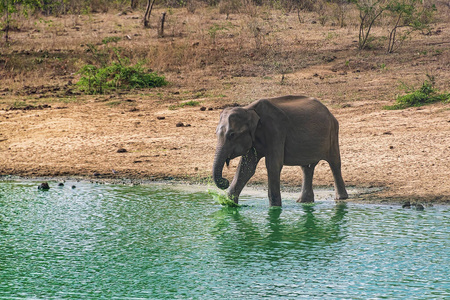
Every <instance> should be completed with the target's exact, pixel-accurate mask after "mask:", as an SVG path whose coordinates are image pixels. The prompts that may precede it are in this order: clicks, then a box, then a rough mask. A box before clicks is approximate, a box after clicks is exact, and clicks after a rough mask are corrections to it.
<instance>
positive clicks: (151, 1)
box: [144, 0, 156, 28]
mask: <svg viewBox="0 0 450 300" xmlns="http://www.w3.org/2000/svg"><path fill="white" fill-rule="evenodd" d="M155 1H156V0H147V8H146V9H145V15H144V27H145V28H149V27H150V15H151V13H152V9H153V5H154V4H155Z"/></svg>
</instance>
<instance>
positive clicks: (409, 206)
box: [402, 201, 411, 208]
mask: <svg viewBox="0 0 450 300" xmlns="http://www.w3.org/2000/svg"><path fill="white" fill-rule="evenodd" d="M402 208H411V202H409V201H406V202H405V203H403V205H402Z"/></svg>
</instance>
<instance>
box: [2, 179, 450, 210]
mask: <svg viewBox="0 0 450 300" xmlns="http://www.w3.org/2000/svg"><path fill="white" fill-rule="evenodd" d="M168 177H169V176H168ZM8 181H14V182H21V181H32V182H40V183H42V182H63V183H65V182H67V181H68V182H71V181H73V182H84V183H91V184H112V185H128V186H140V185H142V186H147V185H148V186H150V185H166V186H174V187H181V188H182V189H189V188H190V187H196V188H204V189H205V190H204V191H205V192H206V191H207V190H208V189H209V188H213V189H216V190H219V191H220V189H218V188H217V187H216V186H215V185H214V184H213V183H212V182H210V183H206V182H201V181H193V180H186V179H183V178H174V177H172V179H170V180H163V179H156V180H153V179H144V178H108V177H92V176H82V175H79V176H77V175H74V176H37V177H29V176H28V177H23V176H18V175H0V182H8ZM300 189H301V188H300V187H299V186H294V185H290V184H283V185H282V187H281V193H282V196H283V195H284V196H285V198H286V195H288V199H293V198H295V196H296V195H299V194H300ZM347 190H348V192H349V198H348V199H346V200H334V196H333V195H334V188H333V187H331V188H330V187H329V186H314V194H315V196H316V197H315V202H320V201H326V200H330V201H335V202H336V203H340V202H344V203H345V202H348V203H358V204H380V205H403V204H404V203H406V202H409V203H411V205H412V206H414V205H416V204H422V205H424V206H425V207H430V206H433V205H450V201H449V200H448V199H445V196H442V197H439V196H430V197H420V196H417V197H411V196H404V197H401V196H383V193H385V192H386V191H388V188H387V187H362V186H347ZM242 195H247V196H248V195H253V196H257V197H264V200H267V199H266V198H267V185H265V184H264V183H251V184H248V185H247V186H246V187H245V188H244V190H243V192H242ZM267 201H268V200H267Z"/></svg>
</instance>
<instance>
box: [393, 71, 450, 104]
mask: <svg viewBox="0 0 450 300" xmlns="http://www.w3.org/2000/svg"><path fill="white" fill-rule="evenodd" d="M429 78H430V77H429ZM436 102H450V93H448V92H443V93H439V91H438V90H437V89H436V88H435V87H434V78H430V81H428V80H425V82H424V83H423V84H422V86H421V87H420V88H419V89H417V90H412V89H409V93H408V94H406V95H403V96H398V97H397V99H396V103H395V104H394V105H388V106H384V109H387V110H395V109H405V108H408V107H419V106H423V105H427V104H431V103H436Z"/></svg>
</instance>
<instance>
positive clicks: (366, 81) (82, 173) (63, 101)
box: [0, 14, 450, 203]
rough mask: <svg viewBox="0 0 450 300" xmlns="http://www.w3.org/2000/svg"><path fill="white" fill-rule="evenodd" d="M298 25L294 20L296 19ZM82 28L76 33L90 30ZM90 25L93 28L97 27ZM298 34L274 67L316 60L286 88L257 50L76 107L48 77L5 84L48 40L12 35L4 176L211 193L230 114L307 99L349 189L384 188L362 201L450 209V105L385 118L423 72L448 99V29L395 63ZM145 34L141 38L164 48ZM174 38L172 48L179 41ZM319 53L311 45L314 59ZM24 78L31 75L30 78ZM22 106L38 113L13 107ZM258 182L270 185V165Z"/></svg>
mask: <svg viewBox="0 0 450 300" xmlns="http://www.w3.org/2000/svg"><path fill="white" fill-rule="evenodd" d="M291 17H292V19H295V18H296V15H295V14H294V15H293V16H291ZM93 18H94V19H95V18H103V17H102V16H94V17H93ZM115 18H119V17H118V16H115ZM191 18H192V16H191ZM221 18H222V19H224V18H225V17H221ZM311 18H313V17H311ZM114 20H115V19H114ZM127 20H129V21H130V22H131V21H132V20H133V19H131V18H130V19H127ZM111 22H113V21H111ZM114 22H116V21H114ZM117 22H118V21H117ZM179 22H181V21H179ZM224 22H225V21H224ZM227 22H228V21H227ZM80 23H81V24H79V25H77V26H78V27H82V26H83V24H84V23H82V22H80ZM92 24H95V23H93V22H91V23H89V24H88V25H86V26H90V27H91V28H92V26H95V25H92ZM292 24H295V25H292V28H291V27H289V28H288V29H286V30H291V31H296V33H295V35H296V36H297V38H298V39H299V41H300V42H295V41H292V43H290V44H289V45H291V46H292V47H290V48H283V49H284V51H283V53H281V54H282V56H280V57H278V58H276V59H279V60H280V61H281V62H283V61H285V60H289V59H291V58H290V54H292V56H296V57H298V59H302V58H303V57H309V59H308V60H306V59H305V60H304V63H302V64H299V65H295V64H293V67H292V68H291V69H289V70H288V72H286V74H285V75H284V79H283V80H282V79H281V78H282V75H281V73H280V72H277V70H278V69H277V70H271V71H270V72H263V73H261V70H264V64H263V63H262V62H261V60H258V59H259V58H255V56H257V55H258V50H257V49H254V50H251V49H250V48H249V49H247V50H245V49H246V48H245V47H244V50H245V51H243V54H242V56H241V58H242V61H236V65H232V66H230V62H229V61H227V57H228V56H227V55H228V54H226V52H227V51H224V53H225V54H224V58H223V59H224V63H223V64H222V65H220V66H218V65H215V64H214V62H208V57H205V61H206V62H205V63H204V64H205V65H204V66H202V67H199V68H197V69H193V70H192V71H190V72H184V73H181V74H180V70H168V69H166V70H165V72H164V74H165V76H166V78H167V79H168V80H169V82H170V85H169V86H167V87H162V88H157V89H153V90H137V91H131V92H126V93H125V92H124V93H113V94H110V95H94V96H86V95H77V94H75V95H74V96H70V97H64V96H61V95H60V94H58V91H56V92H55V91H48V90H47V89H48V88H46V87H44V86H47V87H48V86H52V87H55V86H56V87H58V88H57V89H63V90H64V89H65V88H67V77H64V78H65V79H62V80H60V81H55V80H54V79H53V78H52V77H51V76H50V75H49V77H48V79H44V81H45V82H48V83H49V84H48V85H45V83H42V81H41V82H33V81H31V82H27V83H26V84H24V83H18V80H17V76H19V75H16V76H15V77H14V76H12V75H11V76H9V73H10V72H13V70H10V69H8V68H7V61H8V59H13V56H14V55H15V54H20V51H24V50H23V49H24V47H25V48H26V46H25V44H26V43H25V42H22V39H25V37H26V35H27V34H28V35H30V34H32V35H37V34H43V36H45V31H41V32H40V33H36V32H34V31H33V32H31V33H30V32H27V31H24V32H19V33H16V42H15V43H13V44H12V45H11V46H10V47H9V48H5V47H4V48H2V53H1V57H0V58H1V60H0V64H1V62H2V61H3V65H4V66H5V68H4V70H2V71H1V73H0V74H1V75H2V77H3V78H1V80H0V83H1V86H0V100H1V101H0V108H1V110H0V174H1V175H18V176H27V177H43V176H49V177H60V176H63V177H66V176H68V177H84V178H94V179H117V180H118V181H120V180H122V179H135V180H163V179H165V180H171V179H181V180H187V181H190V182H203V183H204V182H207V181H208V180H209V178H210V173H211V168H212V162H213V158H214V151H215V141H216V140H215V139H216V138H215V128H216V125H217V122H218V118H219V114H220V111H221V109H222V108H223V107H224V106H226V105H231V104H234V103H237V104H239V105H245V104H248V103H250V102H251V101H253V100H256V99H259V98H262V97H272V96H278V95H286V94H306V95H311V96H315V97H317V98H318V99H319V100H321V101H322V102H323V103H324V104H325V105H327V106H328V107H329V109H330V110H331V112H332V113H333V114H334V115H335V117H336V118H337V119H338V121H339V123H340V145H341V156H342V170H343V177H344V180H345V181H346V183H347V185H348V186H355V187H380V188H382V189H381V191H378V192H376V193H374V194H370V195H361V196H359V197H358V200H364V201H375V199H383V201H388V202H401V201H405V200H412V201H423V202H427V201H431V202H436V203H437V202H439V203H449V202H450V159H449V157H450V104H444V103H438V104H433V105H428V106H423V107H419V108H408V109H404V110H394V111H391V110H384V109H382V107H383V106H384V105H388V104H393V102H394V100H395V95H396V94H399V93H402V91H401V90H399V89H398V87H399V85H400V84H401V82H406V83H407V84H411V85H415V86H416V87H418V86H420V84H421V83H422V82H423V81H424V80H425V79H426V74H427V73H428V74H431V75H433V76H435V78H436V84H437V86H438V87H439V88H440V89H441V90H447V91H448V89H449V87H450V60H449V58H450V50H449V48H450V44H449V42H448V41H450V27H449V26H448V25H449V23H442V22H441V23H438V24H435V25H434V26H433V30H434V32H435V34H431V35H429V36H422V35H417V36H414V38H413V39H412V40H411V41H409V42H408V43H409V44H407V45H406V46H404V48H403V49H401V50H400V51H399V53H394V54H390V55H387V54H384V50H383V49H381V48H379V49H376V50H369V51H366V52H359V51H358V50H356V49H355V42H354V40H355V37H357V29H356V28H353V27H352V28H337V27H332V26H329V27H323V26H321V25H319V24H314V23H313V22H309V21H305V23H303V24H298V25H297V24H296V23H295V22H294V21H293V22H292ZM175 25H176V24H175ZM175 25H173V26H175ZM101 26H103V27H105V26H106V25H105V23H102V25H101ZM71 30H73V32H74V34H75V32H79V31H80V29H79V28H78V29H76V30H75V29H70V30H69V29H67V32H68V34H69V36H70V34H71V32H72V31H71ZM314 30H316V32H315V34H314V35H312V34H311V32H312V31H314ZM379 30H380V31H381V29H379ZM81 31H83V29H81ZM375 32H376V31H375ZM330 33H331V34H330ZM143 35H144V34H142V35H141V36H139V35H138V36H136V37H133V38H136V39H139V38H144V37H145V38H153V39H156V37H154V36H150V37H148V36H143ZM50 36H52V35H50ZM64 37H65V38H67V35H64ZM54 38H58V35H55V36H54ZM176 38H177V37H170V38H167V39H166V40H165V41H166V42H168V43H170V42H171V41H172V43H173V40H174V39H176ZM191 38H192V37H191ZM227 38H230V37H229V36H223V40H221V39H220V38H217V39H216V40H215V41H214V44H212V42H211V41H210V40H209V37H207V38H204V39H199V40H198V42H196V41H195V40H193V41H192V40H190V41H187V42H186V45H189V46H192V47H197V45H200V46H201V47H204V49H206V48H207V47H210V48H211V49H213V50H217V49H218V47H226V45H227V43H229V41H228V40H227ZM231 38H232V37H231ZM125 42H126V41H124V43H125ZM158 42H159V43H161V40H159V41H158ZM33 43H37V42H36V41H34V42H33ZM197 43H198V44H197ZM221 43H222V44H221ZM263 43H266V44H269V41H263ZM277 43H280V44H283V42H282V41H277ZM33 45H34V46H33ZM33 45H31V46H28V48H27V49H25V51H31V52H33V53H34V52H38V50H39V49H38V46H36V45H37V44H36V45H35V44H33ZM202 45H203V46H202ZM295 45H297V46H295ZM308 45H309V46H308ZM311 45H314V47H315V49H314V51H313V52H311V51H312V50H311V47H312V46H311ZM78 46H79V45H78ZM294 46H295V47H294ZM14 47H16V48H14ZM18 49H22V50H18ZM16 50H17V51H16ZM213 50H211V51H213ZM14 51H16V52H14ZM49 51H50V52H51V50H49ZM63 51H64V50H63ZM80 51H81V50H80ZM230 51H231V50H230ZM244 52H245V53H244ZM51 53H52V52H51ZM80 53H81V54H80V55H82V53H83V52H80ZM253 53H255V54H253ZM281 54H280V55H281ZM24 55H27V54H24ZM86 55H87V54H86ZM283 55H284V56H283ZM284 57H286V58H285V59H284ZM273 59H275V58H273ZM262 60H263V59H262ZM307 62H309V63H307ZM272 65H275V66H278V65H277V64H272ZM169 69H170V68H169ZM172 69H173V68H172ZM278 71H279V70H278ZM33 72H34V73H33V74H37V73H36V71H33ZM31 73H32V72H30V74H31ZM20 76H23V77H26V72H25V74H22V75H20ZM30 76H31V75H30ZM33 76H36V78H38V77H39V76H38V75H33ZM45 76H47V75H45ZM65 76H69V75H65ZM77 76H78V75H76V74H70V77H69V78H73V79H71V81H74V82H75V81H76V80H77V78H78V77H77ZM37 80H38V79H36V81H37ZM188 100H195V101H198V102H199V105H198V106H193V107H191V106H183V105H180V104H182V103H185V102H186V101H188ZM17 101H24V102H26V103H30V104H32V105H30V106H29V107H28V108H27V107H23V106H22V107H21V109H11V108H14V103H15V102H17ZM202 107H203V109H201V108H202ZM16 108H17V107H16ZM205 108H206V109H205ZM181 123H182V125H183V126H180V125H181ZM177 124H178V126H177ZM237 164H238V160H237V159H235V160H233V161H232V162H231V164H230V167H229V169H226V168H225V170H224V175H225V177H227V178H229V179H231V177H232V176H233V174H234V171H235V169H236V166H237ZM282 182H283V185H284V186H285V187H293V188H294V189H298V190H299V189H300V184H301V170H300V168H299V167H285V168H284V169H283V172H282ZM332 182H333V180H332V175H331V172H330V170H329V168H328V166H327V164H326V163H325V162H321V163H320V164H319V165H318V166H317V168H316V173H315V178H314V185H315V186H332ZM251 183H253V184H260V183H261V184H265V183H266V171H265V168H264V162H263V161H261V163H260V165H259V167H258V171H257V174H256V175H255V176H254V177H253V179H252V181H251Z"/></svg>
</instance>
